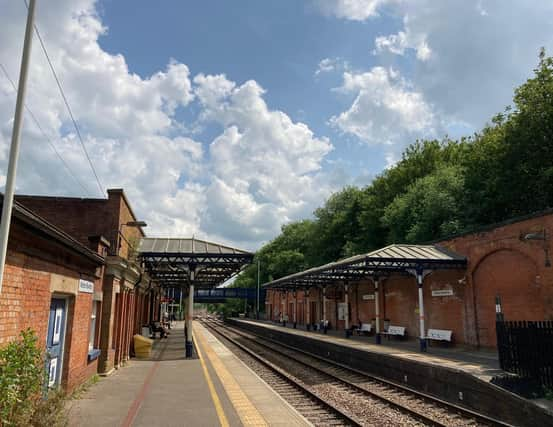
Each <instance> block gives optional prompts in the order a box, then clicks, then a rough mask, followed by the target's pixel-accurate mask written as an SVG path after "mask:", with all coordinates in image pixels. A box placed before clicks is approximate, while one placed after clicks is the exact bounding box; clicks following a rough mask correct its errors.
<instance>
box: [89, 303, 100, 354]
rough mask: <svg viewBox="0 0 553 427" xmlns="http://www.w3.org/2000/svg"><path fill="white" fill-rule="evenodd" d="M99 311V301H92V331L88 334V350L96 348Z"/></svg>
mask: <svg viewBox="0 0 553 427" xmlns="http://www.w3.org/2000/svg"><path fill="white" fill-rule="evenodd" d="M97 313H98V302H97V301H92V313H91V314H90V332H89V336H88V351H90V350H93V349H94V345H95V344H96V340H95V338H96V315H97Z"/></svg>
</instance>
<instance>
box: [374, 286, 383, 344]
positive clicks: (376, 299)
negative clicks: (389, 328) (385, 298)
mask: <svg viewBox="0 0 553 427" xmlns="http://www.w3.org/2000/svg"><path fill="white" fill-rule="evenodd" d="M378 285H379V283H378V277H375V278H374V317H375V323H376V325H375V326H376V330H375V333H374V336H375V340H376V343H377V344H381V343H382V337H381V336H380V298H379V292H378Z"/></svg>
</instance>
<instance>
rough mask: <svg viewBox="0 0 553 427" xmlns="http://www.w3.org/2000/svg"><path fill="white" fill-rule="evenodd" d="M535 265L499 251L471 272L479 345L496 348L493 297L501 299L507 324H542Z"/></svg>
mask: <svg viewBox="0 0 553 427" xmlns="http://www.w3.org/2000/svg"><path fill="white" fill-rule="evenodd" d="M536 274H537V270H536V265H535V263H534V261H533V260H532V259H531V258H529V257H528V256H527V255H525V254H524V253H522V252H519V251H516V250H512V249H500V250H497V251H495V252H492V253H490V254H488V255H487V256H486V257H484V258H483V259H482V260H481V261H480V262H479V263H478V265H477V266H476V268H475V270H474V272H473V284H474V291H475V294H476V295H475V296H476V307H475V310H476V328H477V330H478V337H479V344H480V345H481V346H484V347H495V346H496V343H497V340H496V335H495V296H496V295H498V294H499V295H500V296H501V301H502V305H503V312H504V314H505V319H506V320H542V319H543V318H544V317H543V316H544V313H543V304H542V303H541V289H540V286H539V284H538V283H536Z"/></svg>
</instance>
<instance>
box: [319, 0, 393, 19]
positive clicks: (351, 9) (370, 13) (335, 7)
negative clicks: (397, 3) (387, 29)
mask: <svg viewBox="0 0 553 427" xmlns="http://www.w3.org/2000/svg"><path fill="white" fill-rule="evenodd" d="M393 1H394V0H315V3H316V5H317V6H318V7H319V9H320V10H321V11H322V12H323V13H325V14H327V15H334V16H336V17H337V18H344V19H350V20H352V21H364V20H366V19H367V18H370V17H374V16H378V9H379V8H380V7H381V6H383V5H385V4H387V3H391V2H393Z"/></svg>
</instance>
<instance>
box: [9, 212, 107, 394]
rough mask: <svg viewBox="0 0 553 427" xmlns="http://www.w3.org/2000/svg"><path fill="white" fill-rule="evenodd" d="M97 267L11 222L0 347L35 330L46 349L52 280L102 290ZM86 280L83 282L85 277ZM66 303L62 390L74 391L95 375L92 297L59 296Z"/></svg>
mask: <svg viewBox="0 0 553 427" xmlns="http://www.w3.org/2000/svg"><path fill="white" fill-rule="evenodd" d="M96 270H97V265H96V264H94V263H93V262H91V261H88V260H87V259H84V258H83V257H81V256H79V255H76V254H74V253H72V252H70V251H69V250H67V249H65V248H64V247H62V246H61V245H59V244H58V243H56V242H55V241H54V240H52V239H49V238H46V237H45V236H43V235H41V234H40V233H38V234H37V233H36V232H34V231H33V230H32V229H30V228H29V227H28V226H26V225H25V224H22V223H20V222H19V221H13V222H12V226H11V230H10V237H9V244H8V255H7V258H6V268H5V271H4V280H3V286H2V292H1V293H0V346H1V345H3V344H6V343H7V342H9V341H12V340H14V339H16V338H17V337H18V335H19V333H20V331H21V330H23V329H26V328H31V329H33V330H34V331H35V332H36V334H37V336H38V343H39V345H41V346H43V348H44V349H45V348H46V337H47V330H48V317H49V310H50V302H51V298H52V292H51V284H52V277H53V275H56V276H57V277H62V278H67V279H68V280H72V281H73V283H76V281H77V280H78V279H79V278H81V277H83V278H86V279H88V280H93V281H94V282H95V289H96V290H98V289H100V288H101V282H100V279H99V278H97V277H95V276H94V275H95V273H96ZM83 274H84V276H83ZM56 295H57V296H65V297H67V301H68V312H67V315H68V317H67V329H66V336H65V347H64V355H65V357H64V361H63V372H62V384H63V385H64V386H65V387H66V388H67V389H68V390H69V391H70V390H72V389H73V388H74V387H75V386H77V385H79V384H81V383H82V382H83V381H85V380H86V379H88V378H89V377H90V376H91V375H93V374H94V373H95V372H96V369H97V366H96V362H92V363H90V364H89V363H88V361H87V354H88V337H89V327H90V315H91V308H92V298H93V297H92V294H86V293H76V295H75V294H72V295H70V294H67V295H63V294H56Z"/></svg>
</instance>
